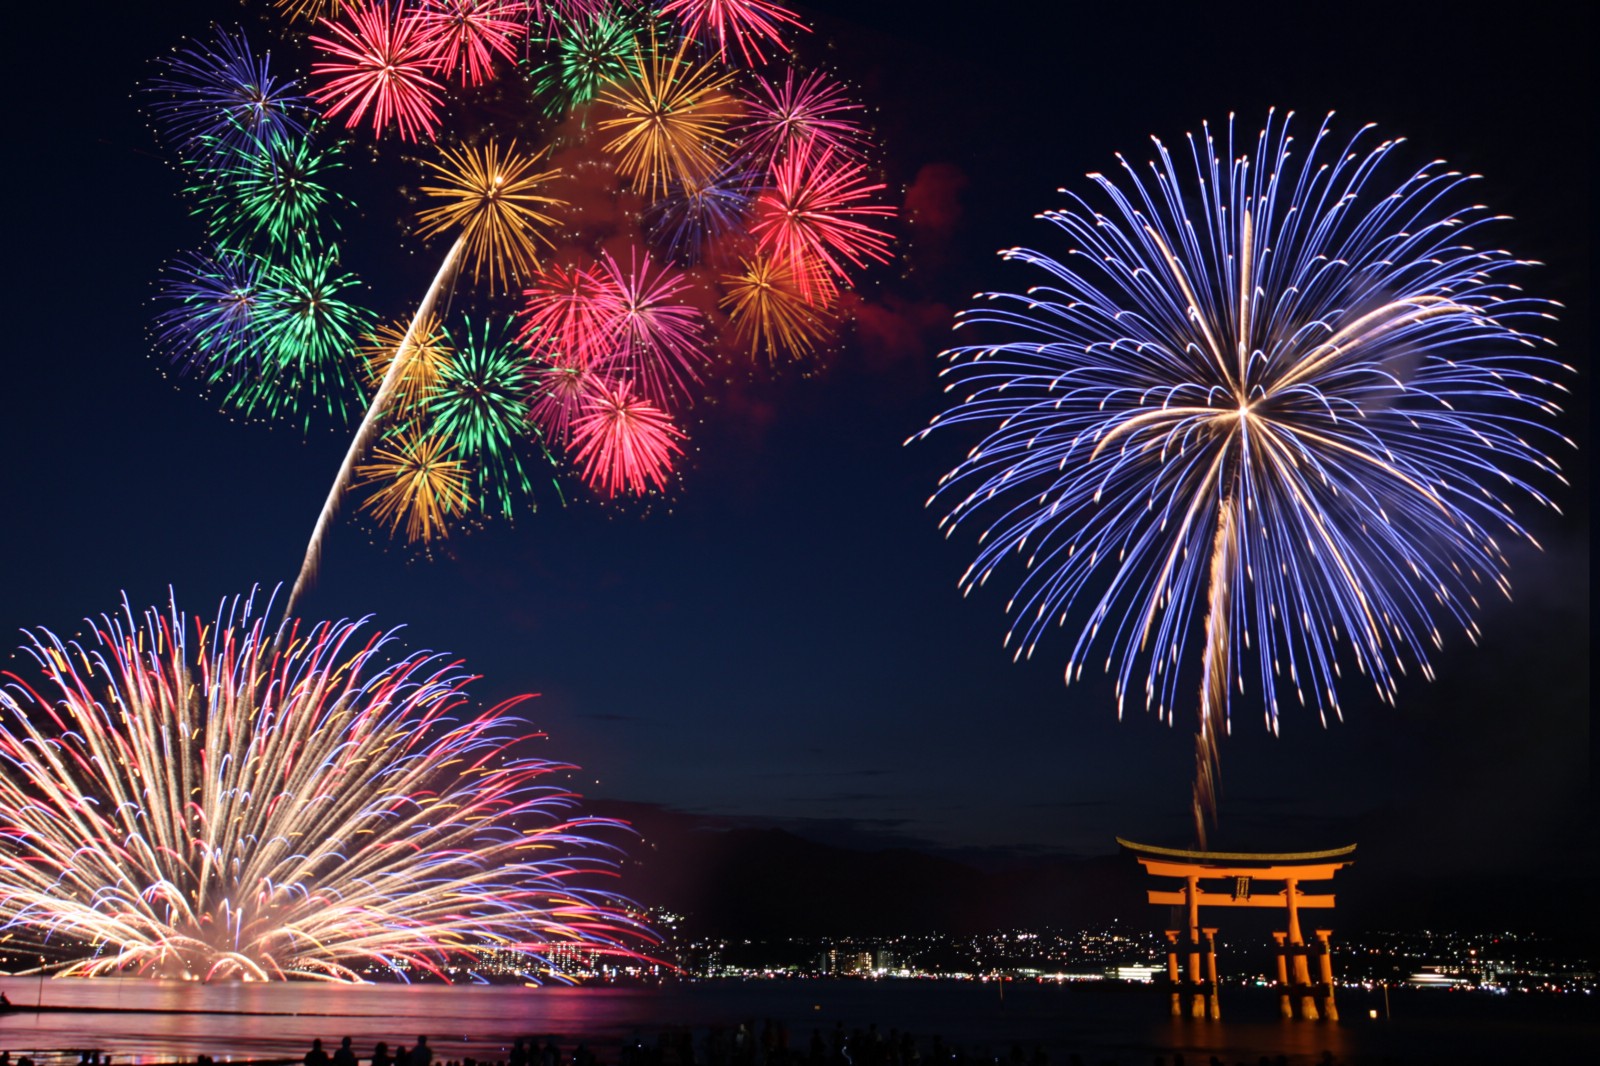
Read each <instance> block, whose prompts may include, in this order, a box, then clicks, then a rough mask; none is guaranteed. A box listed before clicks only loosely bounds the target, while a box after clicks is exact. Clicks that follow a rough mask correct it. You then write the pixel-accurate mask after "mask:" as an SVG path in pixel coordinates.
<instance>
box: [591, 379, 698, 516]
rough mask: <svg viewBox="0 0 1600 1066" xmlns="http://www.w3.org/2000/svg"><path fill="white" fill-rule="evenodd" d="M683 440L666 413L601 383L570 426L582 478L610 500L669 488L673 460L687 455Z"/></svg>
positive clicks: (623, 387) (624, 388)
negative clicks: (668, 481)
mask: <svg viewBox="0 0 1600 1066" xmlns="http://www.w3.org/2000/svg"><path fill="white" fill-rule="evenodd" d="M683 439H684V434H683V431H682V430H680V429H679V428H678V427H677V426H675V425H673V423H672V419H671V418H670V417H669V416H668V415H667V413H666V412H665V411H663V410H661V409H660V408H659V407H657V406H655V405H654V404H652V403H651V402H650V401H649V400H644V399H639V398H637V397H635V396H633V395H632V394H631V393H630V392H629V391H628V388H627V386H626V385H607V384H605V383H597V384H596V385H595V386H594V387H593V388H592V391H591V394H590V398H589V402H588V404H587V405H586V406H585V407H584V409H583V411H582V412H580V413H579V414H578V416H577V417H576V418H574V419H573V422H572V447H573V454H574V457H575V458H576V460H577V463H578V468H579V474H580V476H581V477H582V478H583V480H584V481H585V482H586V483H587V484H588V485H589V487H590V488H592V489H594V490H596V491H604V492H605V494H606V495H607V496H615V495H616V494H617V493H618V492H632V493H634V494H636V495H642V494H643V493H645V492H646V491H648V490H649V488H650V486H652V485H654V486H655V487H656V488H658V489H662V488H665V487H666V484H667V475H668V474H669V473H671V472H672V462H673V456H676V455H682V454H683V448H682V447H681V446H680V445H679V443H678V442H679V441H681V440H683Z"/></svg>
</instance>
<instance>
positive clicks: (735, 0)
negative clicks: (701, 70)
mask: <svg viewBox="0 0 1600 1066" xmlns="http://www.w3.org/2000/svg"><path fill="white" fill-rule="evenodd" d="M661 14H662V15H663V16H666V17H668V18H674V19H677V20H678V23H679V24H680V25H681V26H682V27H683V32H684V34H685V35H687V36H689V37H699V38H702V39H705V40H711V41H715V42H716V46H717V58H718V59H720V60H723V61H724V62H726V61H727V58H728V39H729V38H730V37H731V38H733V41H734V43H736V44H737V45H738V46H739V53H740V54H741V55H743V56H744V61H745V62H746V63H748V64H750V65H752V66H754V65H756V64H759V63H765V62H766V61H767V57H766V53H764V52H763V51H762V50H761V49H762V45H763V43H765V44H766V45H767V46H769V47H770V46H773V45H776V46H777V47H778V48H779V49H781V50H782V51H785V52H787V51H788V50H789V46H788V45H786V44H784V43H783V33H782V28H783V27H784V26H794V27H797V28H799V29H802V30H804V29H807V28H808V27H807V26H806V24H805V23H803V22H801V21H800V20H799V19H798V18H796V17H795V14H794V12H792V11H790V10H789V9H788V8H786V7H784V6H783V5H782V4H774V3H772V0H668V2H667V3H666V4H663V5H662V7H661Z"/></svg>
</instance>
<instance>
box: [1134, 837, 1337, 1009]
mask: <svg viewBox="0 0 1600 1066" xmlns="http://www.w3.org/2000/svg"><path fill="white" fill-rule="evenodd" d="M1117 843H1118V844H1120V845H1122V846H1123V847H1124V848H1126V849H1127V850H1128V851H1130V852H1132V853H1133V855H1134V857H1135V858H1137V859H1138V860H1139V865H1141V866H1143V867H1144V868H1145V870H1146V872H1148V873H1149V874H1150V875H1151V876H1152V877H1173V878H1177V879H1179V880H1180V881H1182V882H1183V887H1182V888H1177V889H1158V888H1152V889H1150V890H1149V895H1150V902H1151V903H1153V904H1156V905H1157V906H1172V907H1186V908H1187V909H1188V913H1189V928H1188V939H1187V940H1186V941H1185V942H1184V946H1185V947H1187V948H1188V955H1189V966H1188V971H1189V973H1188V979H1187V981H1185V979H1184V978H1183V976H1182V975H1181V974H1180V972H1179V969H1178V948H1179V941H1178V935H1179V933H1180V932H1182V930H1178V929H1168V930H1166V934H1167V942H1168V945H1169V946H1168V950H1167V977H1168V979H1169V980H1170V981H1171V986H1172V1014H1173V1016H1174V1017H1182V1015H1183V1013H1184V1011H1183V995H1184V992H1185V990H1187V991H1188V993H1189V997H1190V1004H1189V1013H1190V1014H1191V1015H1192V1016H1193V1017H1196V1018H1207V1017H1210V1018H1220V1017H1222V1011H1221V1008H1220V1006H1219V1004H1218V1003H1217V942H1216V935H1217V930H1216V928H1215V927H1210V928H1201V926H1200V908H1201V907H1282V908H1284V909H1286V910H1287V911H1288V912H1289V921H1288V926H1289V928H1288V929H1287V930H1286V931H1284V932H1282V933H1273V934H1272V938H1273V939H1274V940H1275V941H1277V945H1278V947H1277V955H1278V989H1279V1010H1280V1011H1281V1012H1282V1013H1283V1016H1284V1017H1285V1018H1293V1017H1295V1015H1296V1010H1295V1004H1296V1002H1298V1004H1299V1011H1298V1014H1299V1016H1300V1017H1301V1018H1306V1019H1310V1020H1315V1019H1316V1018H1317V1017H1318V1016H1319V1015H1318V1011H1317V1002H1316V1001H1317V999H1319V998H1320V999H1321V1000H1322V1011H1321V1015H1320V1016H1321V1017H1324V1018H1326V1019H1328V1020H1329V1021H1338V1020H1339V1010H1338V1008H1337V1007H1335V1006H1334V1002H1333V962H1332V960H1331V959H1330V957H1329V954H1328V952H1329V947H1328V936H1329V934H1331V933H1332V932H1333V930H1332V929H1315V930H1313V932H1314V933H1315V934H1316V938H1317V942H1316V943H1315V944H1312V945H1309V946H1308V945H1307V944H1306V942H1305V938H1304V937H1303V936H1302V935H1301V933H1300V911H1301V909H1302V908H1305V907H1313V908H1327V909H1331V908H1332V907H1333V895H1332V894H1331V893H1329V894H1327V895H1317V896H1310V895H1306V894H1305V893H1303V892H1301V891H1300V882H1302V881H1328V880H1332V878H1333V875H1334V874H1335V873H1337V872H1338V871H1339V870H1341V869H1343V868H1344V867H1346V866H1349V865H1350V864H1351V863H1352V862H1354V861H1355V860H1354V859H1352V858H1350V856H1351V855H1352V854H1354V852H1355V850H1356V846H1355V845H1354V844H1351V845H1350V846H1349V847H1344V848H1335V849H1334V850H1332V851H1302V852H1291V853H1257V852H1238V851H1184V850H1180V849H1178V848H1158V847H1155V846H1153V845H1150V844H1135V843H1133V842H1132V841H1130V840H1123V839H1122V838H1121V837H1118V838H1117ZM1215 880H1225V881H1230V882H1232V883H1231V884H1229V885H1228V886H1227V887H1226V888H1223V889H1221V890H1216V889H1213V890H1207V889H1206V888H1204V887H1202V886H1201V884H1200V882H1202V881H1215ZM1257 881H1282V882H1283V890H1282V891H1279V892H1266V893H1263V892H1260V891H1259V890H1257V889H1256V888H1255V882H1257ZM1202 935H1204V936H1205V939H1206V943H1205V972H1204V974H1203V975H1202V973H1201V969H1200V937H1201V936H1202ZM1308 954H1312V955H1316V956H1317V975H1318V978H1319V980H1318V981H1317V982H1316V983H1313V982H1312V980H1311V967H1310V963H1309V962H1308V960H1307V955H1308ZM1290 959H1293V963H1292V965H1291V963H1290V962H1289V960H1290Z"/></svg>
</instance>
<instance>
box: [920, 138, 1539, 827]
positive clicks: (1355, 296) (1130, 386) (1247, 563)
mask: <svg viewBox="0 0 1600 1066" xmlns="http://www.w3.org/2000/svg"><path fill="white" fill-rule="evenodd" d="M1289 125H1290V123H1289V121H1288V120H1283V121H1278V120H1276V119H1275V118H1272V117H1269V120H1268V122H1267V125H1266V128H1265V129H1264V130H1263V131H1262V132H1261V134H1260V135H1259V137H1258V138H1257V139H1256V141H1255V144H1254V151H1253V153H1252V152H1250V151H1249V148H1250V145H1249V144H1248V142H1246V143H1241V144H1238V145H1236V144H1235V143H1234V135H1233V128H1232V124H1231V122H1230V124H1229V128H1228V130H1227V133H1226V139H1225V143H1220V144H1219V143H1217V139H1216V137H1215V136H1214V134H1213V131H1212V130H1211V129H1210V128H1209V127H1206V128H1205V130H1204V135H1203V136H1202V137H1201V138H1199V139H1198V140H1197V139H1195V138H1193V137H1191V138H1190V140H1189V150H1188V153H1187V155H1188V156H1189V159H1190V161H1191V163H1192V166H1193V172H1192V174H1186V171H1187V169H1188V168H1187V167H1184V166H1180V165H1179V163H1178V162H1176V161H1175V160H1174V158H1173V156H1172V154H1170V153H1169V152H1168V150H1167V148H1166V147H1165V146H1164V145H1161V144H1160V142H1157V154H1158V158H1159V161H1158V162H1156V163H1154V164H1153V165H1152V168H1151V169H1152V176H1151V177H1150V178H1148V179H1144V180H1141V179H1140V177H1139V176H1138V174H1137V172H1136V171H1135V169H1134V168H1133V167H1132V166H1130V165H1128V164H1127V162H1126V161H1123V162H1122V168H1123V175H1122V180H1121V181H1120V182H1119V181H1117V180H1114V179H1113V178H1112V177H1108V176H1103V175H1091V178H1092V180H1093V181H1094V182H1095V184H1096V185H1097V186H1098V188H1099V190H1100V192H1101V194H1103V197H1104V200H1105V203H1104V204H1103V205H1102V206H1094V205H1092V204H1091V203H1090V202H1089V201H1088V200H1085V199H1082V198H1079V197H1076V196H1074V197H1072V201H1071V205H1070V206H1069V207H1068V208H1066V209H1065V210H1061V211H1051V212H1047V213H1046V214H1045V215H1044V216H1043V217H1044V218H1046V219H1047V220H1049V221H1050V222H1051V223H1052V224H1053V225H1055V226H1056V227H1057V228H1058V229H1060V230H1062V231H1064V233H1065V234H1066V235H1067V238H1068V240H1069V241H1070V242H1071V254H1070V255H1069V257H1068V258H1066V259H1065V260H1060V261H1058V260H1056V259H1054V258H1052V257H1050V256H1049V255H1047V254H1044V253H1041V252H1035V251H1031V250H1027V249H1020V248H1019V249H1013V250H1011V251H1009V252H1006V253H1003V255H1004V256H1005V257H1006V258H1008V259H1012V260H1018V261H1021V262H1023V263H1025V264H1028V265H1029V266H1031V267H1032V268H1034V270H1035V272H1036V273H1035V276H1036V279H1037V284H1036V286H1035V287H1034V288H1032V289H1029V290H1028V291H1027V292H1025V293H999V294H992V295H991V296H989V297H988V299H989V300H990V301H992V305H991V306H988V307H981V308H978V309H975V310H973V311H970V312H968V313H967V314H965V315H964V316H963V319H962V321H961V323H960V324H961V325H962V326H980V327H994V328H996V329H998V330H1000V331H1002V332H1003V333H1005V334H1006V335H1008V336H1009V337H1012V338H1016V339H1010V340H1007V341H1005V342H1003V343H993V344H981V345H978V344H975V345H971V346H966V347H959V348H955V349H953V350H952V351H951V352H949V353H947V354H948V357H949V359H950V368H949V370H947V371H946V373H948V374H951V375H953V377H954V384H953V386H952V388H953V390H954V391H955V392H956V394H957V396H958V397H959V400H958V402H957V403H955V404H954V405H953V406H952V407H951V408H950V409H949V411H948V412H947V413H946V414H944V415H943V416H941V417H940V418H939V419H938V420H936V422H935V425H940V426H945V425H948V426H959V427H963V428H969V429H976V430H977V431H979V433H981V440H980V441H979V443H978V444H977V445H976V446H975V447H974V448H973V449H972V451H971V452H970V453H969V454H968V457H967V458H966V459H965V460H964V461H962V462H961V463H960V464H959V465H958V466H957V467H956V468H955V469H954V470H952V471H951V472H950V473H949V474H948V475H946V477H945V478H944V479H943V480H942V481H941V483H940V487H939V490H938V492H937V493H936V495H935V497H934V499H935V500H937V501H938V502H939V503H940V504H942V505H943V506H944V507H945V508H946V510H947V514H946V516H945V518H944V520H943V523H942V524H943V526H944V527H945V528H946V529H947V530H949V531H951V532H953V531H954V530H955V529H957V528H959V527H961V526H962V525H964V524H969V523H971V524H976V525H978V526H979V527H981V528H982V530H983V536H982V538H981V548H980V549H979V552H978V555H977V558H976V560H975V561H974V563H973V564H972V566H971V567H970V568H969V569H968V571H967V573H966V575H965V576H964V577H963V585H964V586H965V587H966V588H967V589H969V590H970V589H971V588H974V587H976V586H978V585H981V584H982V583H983V582H985V581H986V580H988V579H989V578H990V577H991V575H993V574H994V572H995V571H996V569H997V568H998V567H999V566H1000V563H1001V560H1002V558H1003V557H1006V556H1010V555H1012V554H1013V553H1015V554H1017V555H1019V556H1020V557H1021V559H1022V561H1023V564H1024V570H1023V573H1022V575H1021V580H1020V582H1019V586H1018V589H1017V592H1016V594H1015V595H1014V596H1013V597H1012V598H1011V601H1010V604H1009V609H1010V610H1011V611H1012V612H1013V613H1014V614H1015V615H1016V616H1017V622H1016V623H1015V625H1014V626H1013V628H1012V630H1011V632H1010V633H1009V634H1008V636H1007V640H1008V642H1009V643H1010V644H1013V645H1014V646H1015V647H1016V651H1017V654H1018V655H1030V654H1032V652H1033V650H1034V648H1035V647H1036V645H1037V643H1038V641H1039V639H1040V637H1041V636H1042V635H1043V633H1044V632H1045V631H1046V630H1047V629H1048V628H1049V627H1050V626H1051V625H1052V624H1059V625H1064V626H1069V627H1071V628H1074V629H1077V630H1078V635H1077V637H1076V640H1075V642H1074V644H1073V648H1072V652H1071V655H1070V656H1069V658H1068V661H1067V667H1066V675H1067V680H1068V681H1069V682H1071V681H1072V680H1074V679H1076V678H1077V677H1079V676H1080V675H1081V673H1082V670H1083V667H1084V665H1085V664H1086V663H1087V662H1088V661H1089V660H1090V657H1091V656H1094V657H1096V658H1097V657H1098V654H1099V652H1098V651H1097V649H1098V648H1100V647H1104V649H1105V653H1106V659H1105V662H1106V667H1107V669H1108V670H1110V671H1112V672H1113V673H1114V675H1115V678H1116V690H1117V696H1118V701H1119V705H1120V703H1121V702H1122V701H1123V700H1125V699H1126V698H1127V697H1128V696H1129V695H1130V694H1131V693H1134V692H1137V691H1138V690H1139V689H1143V693H1144V702H1145V705H1146V706H1147V707H1149V708H1153V709H1154V710H1155V711H1156V712H1157V713H1158V714H1159V715H1162V716H1163V717H1166V718H1168V719H1170V718H1171V716H1172V714H1173V712H1174V708H1175V705H1176V704H1177V703H1178V697H1177V693H1178V689H1179V687H1180V685H1182V684H1186V683H1187V682H1185V681H1183V680H1182V679H1184V678H1194V677H1196V676H1197V677H1198V680H1199V701H1198V702H1199V714H1200V725H1199V735H1198V749H1199V761H1198V764H1197V774H1196V811H1197V826H1196V829H1197V832H1198V833H1199V835H1200V837H1201V839H1202V841H1203V840H1204V832H1205V826H1204V817H1212V816H1214V797H1213V796H1212V795H1211V794H1210V791H1209V787H1208V783H1209V781H1210V780H1212V779H1213V778H1214V776H1215V758H1216V747H1215V745H1216V737H1217V735H1218V733H1219V732H1220V731H1221V730H1223V729H1225V728H1226V724H1227V715H1228V710H1229V701H1230V693H1231V692H1233V690H1235V689H1236V688H1238V689H1242V688H1243V685H1244V683H1245V678H1246V675H1247V674H1253V675H1254V679H1255V681H1256V683H1257V684H1258V685H1259V686H1260V688H1261V692H1262V696H1263V703H1264V714H1265V718H1266V722H1267V725H1268V727H1269V728H1271V729H1273V730H1276V729H1277V728H1278V721H1279V713H1280V690H1283V692H1289V691H1292V692H1293V693H1294V695H1295V697H1296V698H1297V699H1298V701H1300V702H1301V703H1305V704H1309V705H1310V706H1311V707H1313V708H1314V709H1315V710H1316V711H1317V713H1318V715H1319V716H1320V717H1322V719H1323V720H1324V722H1325V721H1326V720H1327V717H1328V715H1329V714H1334V715H1337V714H1338V713H1339V701H1338V695H1337V680H1338V676H1339V673H1340V670H1339V661H1340V659H1341V658H1342V657H1343V658H1346V660H1347V661H1353V662H1354V664H1355V666H1356V667H1357V668H1358V669H1360V670H1361V671H1362V672H1363V673H1364V674H1366V675H1367V676H1368V677H1369V678H1370V679H1371V680H1372V682H1373V683H1374V684H1375V685H1376V687H1377V690H1378V693H1379V694H1380V695H1381V696H1382V697H1383V698H1384V699H1386V700H1390V701H1392V700H1393V699H1394V698H1395V694H1396V684H1397V682H1396V676H1397V674H1398V673H1400V672H1402V671H1404V670H1405V668H1406V663H1407V661H1408V660H1409V661H1412V662H1415V663H1416V664H1417V665H1418V666H1419V667H1420V668H1421V672H1422V673H1423V674H1424V675H1425V676H1431V673H1432V667H1431V664H1430V662H1429V658H1428V647H1429V646H1430V645H1435V646H1437V645H1439V644H1440V642H1441V640H1442V636H1441V634H1440V631H1439V626H1440V624H1441V623H1442V622H1443V623H1451V624H1454V625H1458V626H1461V627H1462V628H1464V629H1465V630H1466V632H1467V634H1468V636H1469V637H1471V638H1472V639H1474V640H1476V639H1477V636H1478V628H1477V624H1476V622H1475V621H1474V619H1473V616H1474V615H1475V614H1476V612H1477V610H1478V596H1479V592H1480V589H1481V587H1482V586H1485V585H1487V586H1492V587H1494V588H1496V589H1500V590H1501V591H1506V590H1507V588H1508V586H1507V583H1506V579H1505V576H1504V571H1505V566H1506V560H1505V556H1504V554H1503V549H1502V548H1501V547H1500V544H1501V543H1503V541H1502V539H1501V538H1502V537H1505V538H1509V539H1518V538H1527V536H1528V535H1527V532H1526V531H1525V530H1524V529H1523V528H1522V526H1521V525H1519V524H1518V522H1517V520H1516V519H1515V518H1514V517H1513V516H1512V512H1511V509H1510V507H1509V505H1508V504H1507V503H1506V502H1505V501H1504V500H1503V499H1502V498H1501V496H1500V495H1497V494H1496V490H1499V491H1501V492H1507V491H1508V492H1511V493H1512V494H1515V495H1524V494H1526V495H1531V496H1533V497H1534V498H1535V499H1537V500H1539V501H1540V502H1548V501H1546V500H1545V499H1544V497H1543V495H1542V494H1541V493H1540V491H1539V490H1538V489H1537V488H1535V487H1534V484H1535V483H1536V482H1538V481H1540V480H1543V479H1546V478H1549V477H1555V476H1557V471H1556V468H1555V463H1554V462H1553V461H1552V460H1551V459H1550V458H1549V457H1547V456H1546V455H1545V454H1544V451H1543V449H1542V447H1541V445H1540V443H1539V442H1540V440H1541V439H1548V438H1551V437H1553V436H1554V434H1553V432H1552V431H1550V430H1548V429H1546V428H1544V425H1543V424H1544V422H1545V419H1546V417H1547V416H1552V415H1553V414H1554V413H1555V408H1554V406H1553V405H1552V404H1551V403H1550V402H1549V400H1547V399H1546V398H1545V397H1548V396H1549V395H1550V394H1551V393H1552V390H1554V389H1556V388H1557V386H1556V385H1555V383H1553V382H1552V381H1551V380H1550V378H1551V375H1552V374H1553V373H1554V372H1555V364H1553V363H1551V362H1550V361H1549V360H1548V359H1547V358H1545V357H1544V356H1543V355H1541V354H1539V348H1540V346H1541V345H1542V344H1543V343H1545V342H1544V341H1543V340H1542V339H1541V338H1540V337H1539V336H1538V335H1537V333H1536V331H1537V330H1538V329H1539V328H1540V327H1541V324H1542V322H1543V320H1544V319H1545V318H1547V317H1548V314H1547V311H1548V305H1547V304H1546V303H1544V302H1543V301H1539V300H1535V299H1531V298H1528V297H1525V296H1523V295H1522V294H1521V291H1520V290H1519V289H1518V288H1517V287H1516V285H1515V284H1514V282H1513V280H1512V279H1511V278H1509V277H1508V275H1511V274H1514V273H1516V272H1517V270H1518V268H1520V267H1522V266H1523V265H1525V264H1524V263H1522V262H1521V261H1519V260H1517V259H1515V258H1513V257H1512V256H1511V255H1509V254H1508V253H1506V252H1503V251H1497V250H1488V251H1485V250H1480V249H1476V248H1473V247H1471V246H1469V244H1468V243H1467V242H1468V241H1469V240H1472V239H1474V238H1475V237H1476V235H1477V234H1478V232H1479V231H1480V229H1481V228H1482V227H1483V226H1484V225H1485V224H1486V223H1488V222H1490V221H1493V219H1492V217H1491V216H1490V215H1489V214H1488V213H1487V211H1486V209H1485V208H1482V207H1478V206H1468V207H1462V208H1460V209H1455V210H1452V209H1450V208H1449V207H1448V206H1447V205H1449V204H1450V203H1452V202H1455V201H1456V200H1457V199H1458V198H1459V197H1460V195H1461V193H1462V192H1463V186H1465V185H1466V184H1468V183H1469V182H1470V181H1471V179H1470V178H1468V177H1466V176H1463V175H1461V174H1457V173H1454V172H1450V171H1448V170H1445V169H1443V167H1442V165H1441V164H1429V165H1428V166H1426V167H1424V168H1422V169H1421V170H1419V171H1417V172H1416V173H1413V174H1411V175H1410V176H1409V177H1403V178H1402V179H1400V180H1398V181H1393V180H1391V179H1389V178H1388V177H1386V176H1385V175H1386V174H1387V173H1388V163H1389V160H1388V157H1389V156H1390V155H1391V154H1392V153H1393V152H1394V150H1395V148H1396V145H1397V143H1398V142H1395V141H1384V142H1382V143H1377V144H1373V143H1371V140H1372V136H1371V135H1370V134H1369V132H1368V130H1362V131H1361V132H1360V133H1358V134H1357V135H1356V136H1355V137H1354V138H1353V139H1352V140H1351V142H1349V143H1348V144H1345V145H1339V144H1337V143H1336V142H1333V139H1332V138H1331V136H1330V134H1329V127H1328V123H1327V122H1324V123H1323V125H1322V127H1321V128H1320V129H1319V130H1318V131H1317V134H1316V137H1315V140H1314V141H1313V142H1312V144H1311V145H1309V146H1307V148H1306V150H1304V151H1300V150H1299V147H1298V146H1295V150H1294V151H1292V152H1291V138H1290V137H1289ZM1325 142H1326V143H1325ZM1180 158H1181V157H1180ZM1191 210H1193V213H1192V214H1191V213H1190V211H1191ZM930 428H932V427H930ZM924 432H927V431H924ZM1083 610H1087V617H1086V618H1085V617H1084V616H1083V614H1082V613H1081V611H1083ZM1196 643H1198V644H1199V645H1200V648H1199V654H1198V655H1191V654H1190V646H1191V644H1196ZM1252 659H1253V660H1254V668H1253V669H1251V666H1250V661H1251V660H1252Z"/></svg>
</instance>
